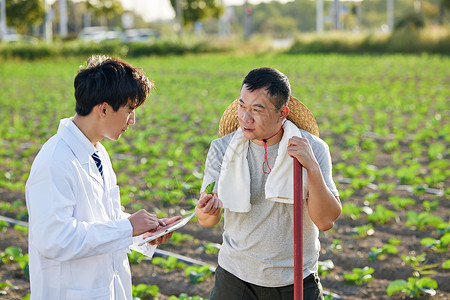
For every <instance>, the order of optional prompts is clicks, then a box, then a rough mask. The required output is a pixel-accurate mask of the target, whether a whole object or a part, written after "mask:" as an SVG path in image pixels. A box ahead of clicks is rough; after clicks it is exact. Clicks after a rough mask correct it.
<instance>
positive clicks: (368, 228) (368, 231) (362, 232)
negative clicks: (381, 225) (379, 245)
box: [352, 224, 375, 238]
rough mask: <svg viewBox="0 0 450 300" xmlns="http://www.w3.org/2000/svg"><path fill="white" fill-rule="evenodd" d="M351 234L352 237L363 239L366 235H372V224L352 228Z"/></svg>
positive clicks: (373, 231)
mask: <svg viewBox="0 0 450 300" xmlns="http://www.w3.org/2000/svg"><path fill="white" fill-rule="evenodd" d="M352 233H353V236H354V237H359V238H365V237H366V236H368V235H373V234H374V233H375V230H374V229H373V225H372V224H367V225H361V226H356V227H354V228H352Z"/></svg>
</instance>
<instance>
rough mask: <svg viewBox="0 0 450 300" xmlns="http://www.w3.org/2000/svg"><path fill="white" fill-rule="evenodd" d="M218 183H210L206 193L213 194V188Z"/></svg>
mask: <svg viewBox="0 0 450 300" xmlns="http://www.w3.org/2000/svg"><path fill="white" fill-rule="evenodd" d="M215 185H216V182H215V181H213V182H211V183H210V184H208V185H207V186H206V188H205V193H206V194H212V192H213V190H214V186H215Z"/></svg>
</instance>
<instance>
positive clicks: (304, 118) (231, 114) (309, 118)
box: [219, 96, 319, 137]
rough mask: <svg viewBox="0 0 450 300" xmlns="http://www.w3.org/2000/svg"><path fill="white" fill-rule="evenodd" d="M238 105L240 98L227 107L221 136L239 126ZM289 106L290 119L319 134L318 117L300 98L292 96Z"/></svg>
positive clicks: (220, 132) (297, 124)
mask: <svg viewBox="0 0 450 300" xmlns="http://www.w3.org/2000/svg"><path fill="white" fill-rule="evenodd" d="M238 107H239V99H236V100H234V101H233V103H231V104H230V105H229V106H228V107H227V109H225V111H224V113H223V115H222V118H221V119H220V123H219V134H220V136H221V137H222V136H224V135H227V134H229V133H232V132H234V131H236V130H237V129H238V128H239V121H238ZM288 107H289V114H288V115H287V119H288V120H290V121H291V122H292V123H294V124H295V125H296V126H297V127H298V128H300V129H303V130H306V131H308V132H309V133H311V134H313V135H315V136H319V127H318V126H317V123H316V119H315V118H314V116H313V114H312V113H311V111H310V110H309V109H308V108H307V107H306V106H305V105H304V104H303V103H301V102H300V100H298V99H296V98H294V97H292V96H291V98H290V99H289V102H288Z"/></svg>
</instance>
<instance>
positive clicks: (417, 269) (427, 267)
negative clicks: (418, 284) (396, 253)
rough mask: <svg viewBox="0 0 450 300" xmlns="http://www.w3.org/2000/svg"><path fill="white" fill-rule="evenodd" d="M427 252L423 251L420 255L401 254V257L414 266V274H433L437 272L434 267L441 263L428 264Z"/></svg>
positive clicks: (416, 275)
mask: <svg viewBox="0 0 450 300" xmlns="http://www.w3.org/2000/svg"><path fill="white" fill-rule="evenodd" d="M426 256H427V254H426V253H425V252H424V253H421V254H419V255H416V256H414V255H401V259H402V260H403V261H404V262H405V263H407V264H408V265H409V266H410V267H411V268H413V276H414V277H420V276H421V275H431V274H435V273H436V271H435V270H431V269H434V268H436V267H438V266H439V264H426V261H427V259H426Z"/></svg>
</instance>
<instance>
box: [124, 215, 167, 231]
mask: <svg viewBox="0 0 450 300" xmlns="http://www.w3.org/2000/svg"><path fill="white" fill-rule="evenodd" d="M128 220H130V223H131V226H133V236H138V235H141V234H143V233H144V232H148V231H155V230H157V229H158V227H159V226H166V224H165V223H164V221H163V220H159V219H158V217H157V216H155V215H153V214H151V213H149V212H148V211H146V210H145V209H141V210H138V211H137V212H135V213H134V214H132V215H131V216H129V217H128Z"/></svg>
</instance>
